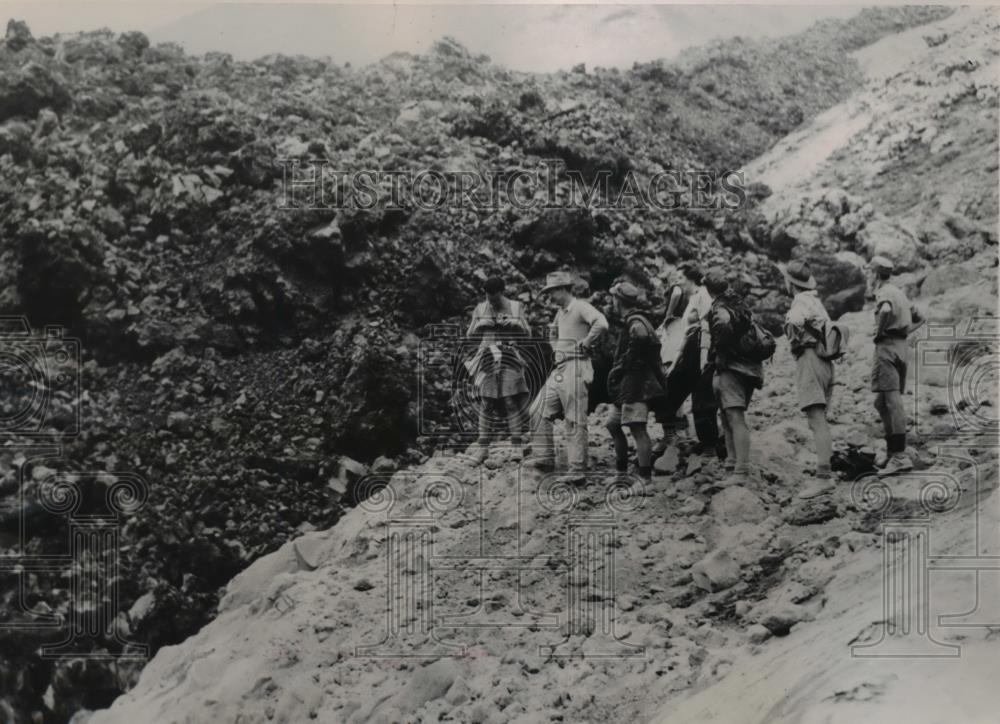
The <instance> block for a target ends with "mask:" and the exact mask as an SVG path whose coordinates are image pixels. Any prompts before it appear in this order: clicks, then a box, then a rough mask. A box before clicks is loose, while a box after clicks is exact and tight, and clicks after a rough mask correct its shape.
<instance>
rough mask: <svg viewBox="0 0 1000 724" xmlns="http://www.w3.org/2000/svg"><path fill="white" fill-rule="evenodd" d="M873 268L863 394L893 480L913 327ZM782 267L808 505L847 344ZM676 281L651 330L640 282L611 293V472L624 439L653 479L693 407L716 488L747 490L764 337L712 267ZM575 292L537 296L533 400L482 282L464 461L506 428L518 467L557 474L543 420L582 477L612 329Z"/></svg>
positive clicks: (824, 462) (494, 291)
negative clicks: (543, 313)
mask: <svg viewBox="0 0 1000 724" xmlns="http://www.w3.org/2000/svg"><path fill="white" fill-rule="evenodd" d="M869 269H870V271H871V276H870V282H871V286H872V288H873V289H874V291H875V325H874V332H873V334H874V341H875V355H874V360H873V365H872V372H871V389H872V391H873V392H874V393H875V408H876V409H877V410H878V412H879V415H880V416H881V419H882V423H883V428H884V433H885V440H886V451H887V455H886V457H885V458H884V459H883V460H881V461H878V462H877V463H876V464H877V465H879V467H880V468H881V470H880V474H881V475H891V474H895V473H900V472H903V471H905V470H909V469H911V468H912V466H913V464H912V461H911V460H910V459H909V458H908V456H907V454H906V415H905V411H904V408H903V401H902V394H903V392H904V391H905V385H906V372H907V359H908V354H909V345H908V343H907V337H908V336H909V335H910V334H912V333H913V331H914V330H915V329H916V328H917V327H919V326H920V324H921V323H922V321H923V320H922V317H921V315H920V314H919V313H918V312H917V310H916V308H915V307H913V306H912V305H911V304H910V302H909V300H908V299H907V298H906V295H905V294H904V293H903V291H902V290H901V289H900V288H899V287H898V286H896V285H895V284H893V283H892V276H893V273H894V269H893V264H892V262H891V261H889V260H888V259H886V258H884V257H878V256H877V257H875V258H874V259H872V261H871V263H870V266H869ZM781 271H782V274H783V276H784V280H785V289H786V291H787V293H788V294H789V295H790V296H791V297H792V300H791V306H790V308H789V311H788V313H787V315H786V318H785V325H784V332H785V334H786V336H787V338H788V340H789V347H790V349H791V354H792V355H793V356H794V358H795V369H796V372H795V383H796V389H797V394H798V404H799V407H800V409H801V410H802V411H803V413H804V414H805V416H806V419H807V420H808V423H809V426H810V429H811V430H812V433H813V438H814V443H815V449H816V466H815V471H814V475H813V479H812V480H810V481H807V483H806V484H805V485H803V487H802V489H801V490H800V492H799V495H800V496H801V497H804V498H808V497H815V496H818V495H822V494H824V493H827V492H829V491H830V490H831V489H832V488H833V475H832V472H831V467H830V460H831V454H832V439H831V434H830V426H829V423H828V421H827V409H828V408H829V406H830V402H831V396H832V392H833V382H834V365H835V362H836V360H837V359H838V358H839V357H840V356H841V355H843V354H844V352H845V350H846V347H847V343H848V340H847V330H846V328H845V327H843V326H842V325H840V324H837V323H835V322H833V321H832V320H831V318H830V315H829V314H828V313H827V310H826V308H825V307H824V305H823V302H822V300H821V299H820V297H819V295H818V293H817V291H816V287H817V284H816V279H815V277H814V276H813V275H812V273H811V271H810V269H809V267H808V265H807V264H806V263H805V262H803V261H799V260H793V261H791V262H789V263H788V264H787V265H784V266H782V267H781ZM679 272H680V279H679V281H678V282H677V283H676V284H674V285H672V286H671V287H670V289H669V290H668V291H667V301H666V314H665V318H664V319H663V320H662V323H661V324H660V325H658V326H654V324H653V321H652V320H651V318H650V311H649V309H650V305H649V301H648V298H647V293H646V291H645V290H644V289H643V288H642V287H641V286H640V285H639V284H637V283H634V282H633V281H628V280H623V281H619V282H618V283H616V284H614V285H613V286H612V287H611V290H610V291H611V297H612V300H613V311H614V315H613V317H614V318H616V319H618V320H620V321H621V331H620V334H619V337H618V342H617V345H616V347H615V351H614V357H613V363H612V367H611V371H610V373H609V375H608V392H609V394H610V396H611V399H612V401H613V408H612V412H611V414H610V416H609V417H608V420H607V423H606V426H607V429H608V431H609V433H610V434H611V438H612V440H613V442H614V450H615V466H616V469H617V470H618V471H620V472H623V473H624V472H627V471H628V469H629V463H630V461H629V443H628V439H627V437H626V435H625V431H626V430H627V431H628V433H629V434H630V435H631V437H632V440H633V442H634V445H635V473H636V474H638V475H639V476H640V477H641V478H643V479H646V480H649V479H650V478H651V476H652V471H653V463H654V461H655V459H656V457H657V456H658V455H660V454H663V453H664V452H665V451H666V450H668V449H669V448H670V446H671V445H672V444H674V441H675V435H676V431H677V429H678V427H679V423H683V424H685V425H686V418H685V417H684V416H682V415H681V416H679V413H680V411H681V408H682V406H683V404H684V402H685V400H687V398H688V397H690V398H691V414H692V418H693V421H694V431H695V435H696V437H697V445H696V447H695V452H696V453H700V454H713V455H715V456H717V457H718V458H719V459H720V460H721V461H722V462H723V466H724V470H725V477H724V478H723V480H722V481H721V484H722V485H724V486H725V485H735V484H745V483H747V482H748V480H749V478H750V476H751V474H752V472H751V462H750V448H751V435H750V429H749V426H748V425H747V420H746V411H747V409H748V408H749V406H750V403H751V399H752V397H753V394H754V391H755V390H759V389H761V388H762V387H763V385H764V363H765V362H766V360H768V359H769V358H770V357H771V355H773V353H774V340H773V338H771V336H770V335H769V334H768V333H767V332H766V331H765V330H763V329H762V328H761V327H760V325H759V324H758V323H757V321H756V319H755V317H754V314H753V312H752V310H751V309H750V308H749V306H748V304H747V301H746V290H745V289H743V288H742V286H741V285H739V284H738V283H735V282H734V281H733V280H731V279H730V278H729V277H727V275H726V273H725V272H724V271H722V270H719V269H713V270H711V271H709V272H708V273H707V274H703V273H702V270H701V269H700V268H699V267H698V266H697V265H696V264H694V263H683V264H681V265H680V267H679ZM575 284H576V280H575V278H574V277H573V275H572V274H571V273H570V272H568V271H557V272H552V273H551V274H549V275H548V277H547V279H546V284H545V286H544V287H543V288H542V293H543V294H545V295H548V297H549V298H550V299H551V300H552V302H554V304H555V305H556V307H557V309H556V313H555V318H554V320H553V322H552V324H551V326H550V331H549V341H550V343H551V345H552V352H553V365H552V370H551V372H550V374H549V376H548V379H547V380H546V382H545V384H544V387H543V388H542V389H541V391H540V392H539V394H538V395H537V396H536V397H535V399H534V400H533V401H531V402H530V404H529V400H528V397H529V388H528V384H527V381H526V379H525V367H526V365H525V359H524V357H523V350H522V349H520V348H519V347H520V346H521V345H523V343H524V341H525V340H526V339H527V338H529V336H530V327H529V325H528V322H527V319H526V317H525V314H524V309H523V305H522V304H521V303H520V302H518V301H516V300H512V299H509V298H508V297H506V296H505V295H504V289H505V287H504V282H503V280H502V279H500V278H498V277H492V278H489V279H487V280H486V282H485V284H484V285H483V290H484V292H485V295H486V299H485V300H484V301H483V302H481V303H480V304H478V305H477V306H476V308H475V311H474V312H473V319H472V323H471V324H470V326H469V328H468V332H467V336H468V337H469V338H470V339H471V340H478V346H477V347H476V351H475V354H474V355H473V356H472V358H471V359H470V360H468V361H467V362H466V367H467V369H468V371H469V373H470V376H471V377H472V379H473V381H474V386H475V389H476V393H477V398H478V399H479V401H480V403H481V404H480V408H479V437H478V440H477V441H476V443H474V444H473V445H472V446H471V447H470V449H469V450H468V451H467V455H468V456H469V457H470V458H471V459H472V461H473V462H474V463H477V464H478V463H481V462H482V461H483V460H485V459H486V457H487V453H488V447H489V444H490V441H491V439H493V437H494V432H493V431H492V429H491V428H492V426H493V425H492V424H491V423H494V422H495V421H497V420H502V421H504V423H505V424H504V427H505V428H506V433H509V436H510V440H511V443H512V446H513V449H514V451H515V454H516V455H518V457H521V456H524V460H523V462H524V464H525V465H528V466H531V467H534V468H538V469H541V470H553V469H555V445H554V441H553V423H554V422H555V421H556V420H558V419H560V418H561V419H562V420H563V421H564V428H565V430H564V432H565V448H566V463H567V468H568V470H567V471H566V472H567V473H569V474H570V475H579V474H580V473H583V472H585V471H586V470H587V469H588V449H587V448H588V445H587V437H588V435H587V421H588V407H589V395H590V388H591V385H592V384H593V381H594V368H593V364H592V357H593V354H594V349H595V346H596V344H597V342H598V340H600V339H601V337H602V336H603V335H605V334H606V333H607V332H608V329H609V325H608V319H607V317H606V316H605V315H604V314H603V313H602V312H601V311H600V310H598V309H596V308H595V307H594V306H593V305H592V304H590V303H589V302H587V301H586V300H584V299H581V298H578V297H577V296H575V295H574V293H573V290H574V286H575ZM650 413H652V414H653V416H654V419H655V420H656V421H657V422H658V423H659V424H660V425H661V426H662V428H663V437H662V439H661V440H660V441H659V442H658V443H657V444H656V445H654V444H653V442H652V440H651V439H650V435H649V430H648V424H649V416H650ZM720 423H721V428H722V434H721V435H720V433H719V427H720ZM526 443H527V444H526ZM525 444H526V445H525Z"/></svg>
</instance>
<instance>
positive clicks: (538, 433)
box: [525, 271, 608, 474]
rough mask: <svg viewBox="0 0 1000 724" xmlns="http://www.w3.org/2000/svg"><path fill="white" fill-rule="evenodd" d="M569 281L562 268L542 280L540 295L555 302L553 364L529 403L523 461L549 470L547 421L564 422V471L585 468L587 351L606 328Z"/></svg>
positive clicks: (589, 367)
mask: <svg viewBox="0 0 1000 724" xmlns="http://www.w3.org/2000/svg"><path fill="white" fill-rule="evenodd" d="M573 285H574V279H573V276H572V275H571V274H570V272H568V271H555V272H552V273H550V274H549V275H548V277H547V278H546V283H545V286H544V287H543V288H542V293H543V294H548V295H549V296H550V297H551V298H552V300H553V301H554V302H555V303H556V305H557V306H558V310H557V311H556V315H555V319H554V320H553V322H552V326H551V327H550V328H549V341H550V342H551V344H552V354H553V366H552V372H551V373H550V374H549V378H548V379H547V380H546V381H545V387H544V388H543V389H542V391H541V393H540V394H539V395H538V397H537V398H536V399H535V401H534V402H533V403H532V406H531V428H532V431H533V432H534V439H533V440H532V444H531V457H530V458H529V459H528V460H526V461H525V464H526V465H528V466H531V467H535V468H539V469H541V470H551V469H552V468H553V467H554V464H555V446H554V443H553V439H552V437H553V431H552V423H553V421H555V420H556V419H558V418H559V417H562V418H563V419H564V420H565V424H566V437H567V445H566V448H567V451H566V452H567V455H566V457H567V463H568V465H569V471H570V472H571V473H573V474H578V473H581V472H584V471H586V470H587V413H588V409H587V408H588V404H589V395H590V384H591V383H592V382H593V381H594V367H593V364H592V363H591V359H590V357H591V354H592V350H593V348H594V345H595V344H596V343H597V341H598V340H599V339H600V337H601V336H602V335H603V334H604V333H605V332H607V330H608V320H607V318H606V317H605V316H604V315H603V314H601V313H600V312H599V311H598V310H597V309H595V308H594V306H593V305H592V304H591V303H590V302H588V301H586V300H585V299H579V298H577V297H576V295H574V294H573Z"/></svg>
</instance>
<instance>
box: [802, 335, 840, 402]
mask: <svg viewBox="0 0 1000 724" xmlns="http://www.w3.org/2000/svg"><path fill="white" fill-rule="evenodd" d="M795 388H796V389H797V390H798V393H799V409H801V410H805V409H806V408H807V407H813V406H814V405H826V406H827V407H829V405H830V398H831V397H832V396H833V363H832V362H829V361H828V360H824V359H820V358H819V355H817V354H816V350H814V349H813V348H812V347H806V349H805V351H803V352H802V355H801V356H800V357H799V358H798V359H797V360H795Z"/></svg>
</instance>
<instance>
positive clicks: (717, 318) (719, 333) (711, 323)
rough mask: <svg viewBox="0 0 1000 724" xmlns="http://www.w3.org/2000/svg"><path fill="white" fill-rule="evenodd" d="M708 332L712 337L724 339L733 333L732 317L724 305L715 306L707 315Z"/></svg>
mask: <svg viewBox="0 0 1000 724" xmlns="http://www.w3.org/2000/svg"><path fill="white" fill-rule="evenodd" d="M708 328H709V334H710V335H711V336H712V339H715V340H720V339H725V338H726V337H728V336H729V335H731V334H732V333H733V317H732V315H731V314H730V313H729V310H728V309H726V308H725V307H717V308H715V309H713V310H712V312H711V314H709V316H708Z"/></svg>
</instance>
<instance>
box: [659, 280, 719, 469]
mask: <svg viewBox="0 0 1000 724" xmlns="http://www.w3.org/2000/svg"><path fill="white" fill-rule="evenodd" d="M679 269H680V271H681V273H682V274H683V275H684V285H683V286H681V285H680V284H674V285H673V286H672V287H671V288H670V292H669V294H668V301H667V313H666V318H665V319H664V323H663V324H662V325H661V326H660V329H659V330H658V334H659V335H660V341H661V359H662V361H663V366H664V370H665V371H666V374H667V395H666V398H664V401H663V403H662V404H661V405H657V406H656V407H655V408H654V409H653V412H654V415H655V417H656V420H657V422H659V423H660V425H661V426H662V427H663V439H662V440H660V441H659V442H658V443H657V444H656V445H655V446H654V447H653V459H654V460H655V459H656V458H657V457H659V456H660V455H662V454H663V453H664V452H665V451H666V450H667V448H668V447H669V446H670V444H671V443H672V442H673V440H674V437H675V435H676V432H677V427H678V421H679V420H680V418H678V412H679V411H680V409H681V406H682V405H683V404H684V401H685V400H686V399H687V398H688V396H690V397H691V417H692V418H694V430H695V434H696V436H697V438H698V446H697V448H696V453H711V454H715V455H718V456H719V457H720V458H721V457H723V456H724V454H725V446H724V445H722V446H720V445H719V427H718V423H717V419H716V414H717V410H716V407H715V393H714V392H713V390H712V374H711V371H710V370H707V368H708V364H707V362H708V348H709V332H708V312H709V310H710V309H711V306H712V300H711V298H710V297H709V296H708V292H707V291H706V290H705V287H704V286H703V284H702V280H703V278H704V275H703V274H702V271H701V269H700V268H699V266H698V265H697V264H696V263H694V262H683V263H682V264H680V266H679ZM672 325H675V326H676V327H678V328H679V329H680V330H681V331H682V333H683V340H682V341H681V343H680V346H679V350H678V349H675V348H674V347H675V344H670V342H671V333H672V331H673V327H672Z"/></svg>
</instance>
